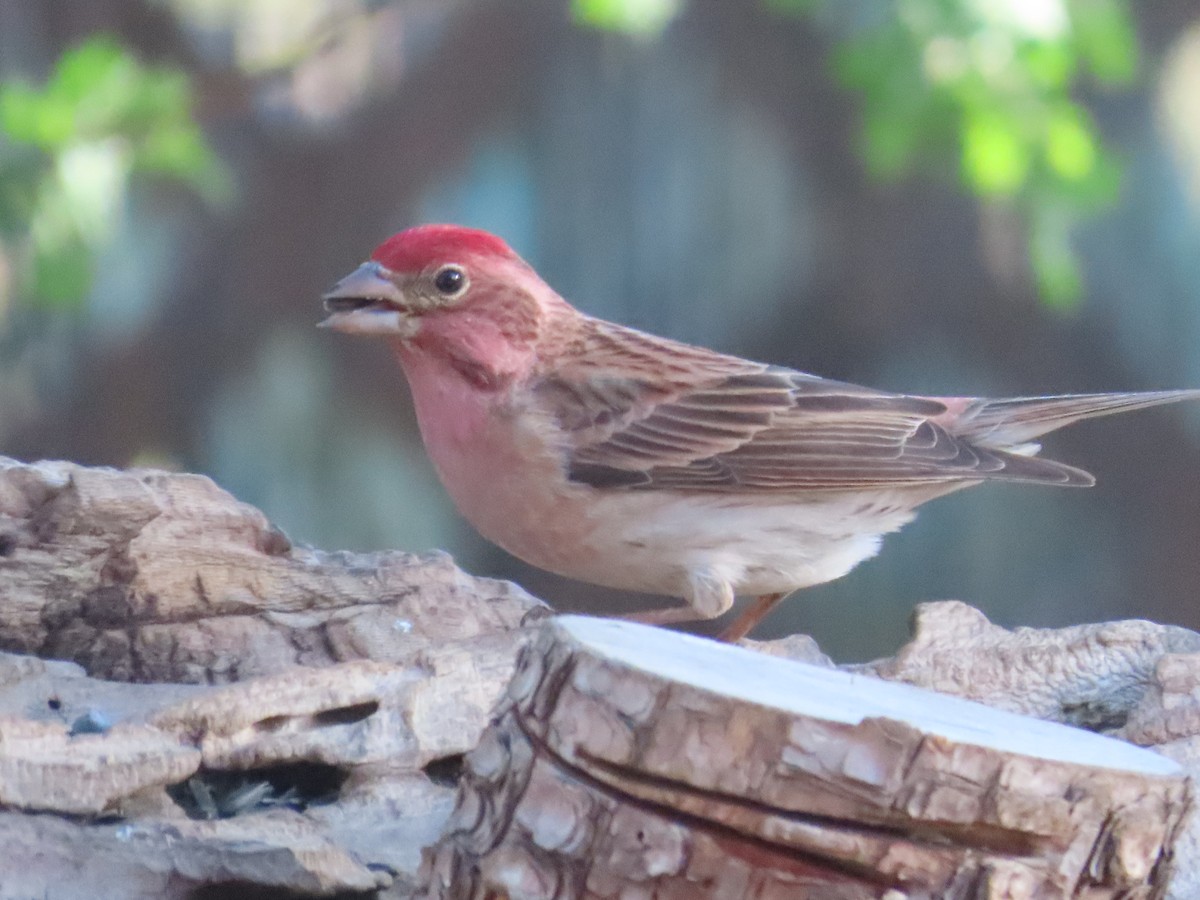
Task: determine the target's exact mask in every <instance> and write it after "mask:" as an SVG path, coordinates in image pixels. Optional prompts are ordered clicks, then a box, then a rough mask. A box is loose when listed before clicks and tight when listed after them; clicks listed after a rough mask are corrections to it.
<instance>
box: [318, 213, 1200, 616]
mask: <svg viewBox="0 0 1200 900" xmlns="http://www.w3.org/2000/svg"><path fill="white" fill-rule="evenodd" d="M324 299H325V306H326V308H327V309H328V311H329V313H330V315H329V318H327V319H326V320H325V322H324V323H322V324H324V325H326V326H328V327H330V328H333V329H335V330H337V331H344V332H347V333H351V334H366V335H378V336H380V337H384V338H387V339H388V342H389V343H390V344H391V346H392V349H393V350H394V351H395V354H396V357H397V358H398V359H399V361H400V365H401V367H403V369H404V372H405V375H407V377H408V382H409V385H410V386H411V388H412V394H413V400H414V402H415V405H416V411H417V418H418V420H419V422H420V426H421V435H422V437H423V438H424V441H425V446H426V448H427V450H428V452H429V455H430V457H431V458H432V459H433V462H434V465H435V466H436V467H437V470H438V473H439V474H440V476H441V479H442V481H443V483H444V484H445V486H446V489H447V490H448V491H449V492H450V495H451V497H453V499H454V502H455V503H456V504H457V506H458V508H459V510H460V511H461V512H462V514H463V515H464V516H466V518H467V519H468V520H469V521H470V522H471V523H472V524H473V525H474V526H475V527H476V528H477V529H478V530H479V532H480V533H481V534H483V536H484V537H486V538H488V539H489V540H492V541H494V542H495V543H497V544H499V545H500V546H501V547H503V548H505V549H506V550H508V551H509V552H510V553H512V554H514V555H515V556H518V557H520V558H521V559H523V560H525V561H526V562H529V563H532V564H533V565H535V566H539V567H541V568H544V569H549V570H550V571H552V572H558V573H560V574H562V575H567V576H570V577H573V578H579V579H582V580H584V581H590V582H594V583H596V584H603V585H608V586H611V587H617V588H625V589H631V590H638V591H649V592H653V593H658V594H670V595H674V596H679V597H683V598H684V599H685V600H686V601H687V603H688V607H687V608H683V609H679V608H672V609H666V610H660V611H657V612H653V613H650V614H648V615H645V616H643V617H642V618H643V620H649V621H657V622H669V621H681V620H684V619H689V618H690V619H696V618H706V619H707V618H713V617H716V616H719V615H721V614H722V613H724V612H726V611H728V610H729V608H730V606H731V605H732V604H733V599H734V595H735V594H751V595H754V596H756V597H757V598H758V600H757V601H756V602H755V604H753V605H752V607H751V608H750V609H749V610H748V611H747V612H746V613H744V614H743V615H742V616H741V617H740V618H739V619H738V620H737V621H735V622H734V623H733V625H732V626H730V627H729V628H728V629H726V631H725V632H724V633H723V636H724V637H726V638H729V639H736V638H738V637H741V636H742V635H744V634H746V633H747V632H748V631H749V630H750V629H751V628H753V627H754V625H755V624H756V623H757V622H758V621H759V620H760V619H761V618H762V617H763V616H764V615H765V614H766V613H767V611H769V610H770V609H771V607H772V606H773V605H774V604H775V602H777V600H778V599H779V598H780V597H781V596H783V595H784V594H786V593H789V592H791V591H793V590H795V589H796V588H802V587H808V586H810V585H814V584H820V583H822V582H825V581H830V580H832V579H834V578H838V577H840V576H842V575H845V574H846V573H847V572H849V571H850V570H851V569H852V568H854V566H856V565H857V564H858V563H860V562H862V561H863V560H864V559H867V558H868V557H870V556H873V555H874V554H875V553H876V551H877V550H878V549H879V543H880V536H881V535H883V534H885V533H887V532H891V531H895V530H897V529H898V528H900V527H901V526H902V525H904V524H905V523H907V522H909V521H910V520H911V519H912V518H913V515H914V510H915V509H916V507H917V506H919V505H921V504H922V503H924V502H926V501H927V500H931V499H933V498H934V497H939V496H941V495H943V494H948V493H950V492H951V491H956V490H958V489H959V488H963V487H968V486H970V485H973V484H979V483H980V482H982V481H1024V482H1033V483H1037V484H1050V485H1063V486H1085V485H1090V484H1092V483H1093V479H1092V476H1091V475H1089V474H1088V473H1086V472H1084V471H1081V470H1080V469H1076V468H1072V467H1071V466H1067V465H1064V464H1062V463H1058V462H1054V461H1052V460H1047V459H1041V458H1039V457H1037V456H1036V455H1035V454H1036V453H1037V451H1038V449H1039V448H1038V445H1037V444H1036V443H1034V441H1035V439H1036V438H1038V437H1039V436H1041V435H1043V434H1046V433H1047V432H1050V431H1053V430H1055V429H1056V428H1061V427H1062V426H1064V425H1069V424H1071V423H1072V422H1076V421H1078V420H1080V419H1085V418H1089V417H1091V416H1101V415H1107V414H1109V413H1115V412H1124V411H1126V410H1132V409H1140V408H1143V407H1147V406H1155V405H1157V404H1160V403H1170V402H1173V401H1176V400H1185V399H1191V398H1197V397H1200V391H1159V392H1153V393H1137V394H1130V393H1116V394H1091V395H1078V396H1059V397H1032V398H1015V399H1002V400H989V399H980V398H974V397H918V396H909V395H903V394H889V393H884V392H881V391H875V390H871V389H869V388H863V387H857V386H855V385H852V384H845V383H841V382H836V381H829V380H826V379H824V378H818V377H817V376H815V375H808V374H805V373H803V372H796V371H793V370H791V369H786V368H781V367H779V366H769V365H765V364H763V363H756V362H750V361H748V360H744V359H739V358H737V357H734V356H726V355H723V354H720V353H716V352H714V351H712V350H706V349H703V348H701V347H693V346H689V345H687V344H682V343H679V342H677V341H671V340H667V339H665V338H659V337H654V336H653V335H649V334H645V333H643V332H640V331H635V330H634V329H632V328H626V327H624V326H621V325H615V324H613V323H611V322H604V321H601V320H599V319H593V318H592V317H590V316H587V315H584V314H583V313H581V312H579V311H578V310H576V309H574V308H573V307H572V306H570V305H569V304H568V303H567V302H566V301H565V300H563V299H562V298H561V297H560V296H558V294H556V293H555V292H554V290H553V289H552V288H550V287H549V286H548V285H547V284H546V283H545V282H544V281H542V279H541V278H539V277H538V275H537V273H536V272H534V271H533V269H532V268H530V267H529V265H528V264H526V263H525V262H524V261H523V260H521V259H520V257H518V256H517V255H516V254H515V253H514V252H513V251H512V250H511V249H509V247H508V246H507V245H506V244H505V243H504V242H503V241H502V240H500V239H499V238H497V237H495V236H493V235H491V234H488V233H486V232H482V231H475V230H472V229H468V228H459V227H456V226H452V225H424V226H420V227H417V228H411V229H409V230H407V231H403V232H401V233H399V234H397V235H395V236H393V237H391V238H389V239H388V240H387V241H385V242H384V243H383V244H381V245H380V246H379V247H378V248H377V249H376V250H375V252H374V254H372V257H371V260H370V261H368V262H366V263H363V265H362V266H360V267H359V268H358V269H357V270H356V271H354V272H353V273H351V274H350V275H348V276H347V277H346V278H344V279H343V280H342V281H340V282H338V284H337V285H336V286H335V287H334V288H333V290H331V291H330V292H329V293H328V294H326V295H325V298H324Z"/></svg>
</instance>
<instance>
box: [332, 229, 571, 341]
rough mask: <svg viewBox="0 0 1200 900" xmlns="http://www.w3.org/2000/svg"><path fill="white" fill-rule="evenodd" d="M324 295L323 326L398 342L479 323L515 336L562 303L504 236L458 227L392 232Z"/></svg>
mask: <svg viewBox="0 0 1200 900" xmlns="http://www.w3.org/2000/svg"><path fill="white" fill-rule="evenodd" d="M322 299H323V300H324V303H325V309H326V310H327V311H328V312H329V314H330V315H329V317H328V318H326V319H325V321H323V322H322V323H321V325H322V326H324V327H326V328H332V329H333V330H335V331H342V332H346V333H349V334H366V335H380V336H384V337H391V338H394V339H399V340H401V341H412V340H414V339H417V338H419V337H421V336H422V335H423V334H426V335H427V336H430V337H433V336H436V335H438V334H442V335H443V336H452V335H453V334H454V333H455V332H461V331H462V330H463V329H464V328H470V327H471V326H485V325H491V326H500V327H502V328H503V330H504V331H505V332H507V333H508V336H509V337H511V338H514V339H519V338H521V337H522V336H524V333H525V332H528V331H529V330H530V328H532V327H535V326H536V324H537V321H538V320H539V319H540V318H541V316H542V314H543V313H544V312H545V311H546V307H547V306H549V305H555V301H557V302H558V303H562V301H561V300H560V299H559V298H558V297H557V295H556V294H554V292H553V291H551V290H550V289H549V288H548V287H546V285H545V283H544V282H542V280H541V279H540V278H538V276H537V274H536V273H535V272H534V271H533V269H531V268H530V267H529V266H528V265H527V264H526V263H525V262H524V261H523V260H522V259H521V258H520V257H519V256H517V254H516V253H514V252H513V251H512V249H511V248H510V247H509V246H508V244H506V243H505V242H504V241H503V240H501V239H500V238H498V237H496V236H495V235H493V234H489V233H488V232H486V231H479V230H477V229H474V228H462V227H459V226H457V225H419V226H417V227H415V228H409V229H407V230H406V231H401V232H400V233H399V234H395V235H392V236H391V237H390V238H388V239H387V240H386V241H384V242H383V243H382V244H380V245H379V246H378V247H376V248H375V252H374V253H372V254H371V258H370V259H369V260H367V261H366V262H365V263H363V264H362V265H361V266H359V267H358V268H357V269H355V270H354V271H353V272H351V273H350V274H349V275H347V276H346V277H345V278H343V279H342V280H341V281H339V282H338V283H337V284H335V285H334V286H333V289H332V290H330V291H329V292H328V293H327V294H325V295H324V297H323V298H322Z"/></svg>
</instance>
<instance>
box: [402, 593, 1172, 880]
mask: <svg viewBox="0 0 1200 900" xmlns="http://www.w3.org/2000/svg"><path fill="white" fill-rule="evenodd" d="M1188 803H1189V783H1188V781H1187V779H1186V777H1185V776H1184V774H1183V772H1182V770H1181V769H1180V768H1179V767H1178V765H1177V764H1175V763H1174V762H1172V761H1170V760H1168V759H1166V758H1165V757H1163V756H1160V755H1158V754H1155V753H1152V752H1149V751H1146V750H1142V749H1140V748H1137V747H1134V746H1132V745H1130V744H1127V743H1124V742H1121V741H1117V740H1113V739H1109V738H1105V737H1101V736H1099V735H1096V734H1092V733H1090V732H1085V731H1081V730H1078V729H1074V728H1070V727H1066V726H1062V725H1057V724H1053V723H1048V722H1043V721H1039V720H1036V719H1031V718H1027V717H1024V716H1020V715H1016V714H1013V713H1009V712H1005V711H1002V710H996V709H993V708H989V707H986V706H982V705H980V704H977V703H973V702H970V701H967V700H962V699H960V698H956V697H947V696H944V695H939V694H934V693H930V692H927V691H924V690H921V689H918V688H914V687H910V686H908V685H903V684H895V683H888V682H884V681H880V680H877V679H875V678H873V677H870V676H866V675H856V674H851V673H846V672H840V671H837V670H833V669H829V668H823V667H819V666H812V665H807V664H803V663H795V662H791V661H787V660H783V659H776V658H770V657H767V656H764V655H762V654H755V653H752V652H749V651H747V650H744V649H741V648H737V647H729V646H724V645H719V644H716V643H713V642H711V641H706V640H702V639H698V638H694V637H690V636H687V635H680V634H672V633H666V632H663V631H661V630H658V629H651V628H647V627H645V626H639V625H633V624H630V623H624V622H612V621H604V620H596V619H585V618H581V617H564V618H561V619H558V620H556V621H554V622H552V623H550V624H548V625H547V626H546V627H545V628H544V629H543V631H542V633H541V635H540V636H539V638H538V640H537V641H536V643H535V644H533V645H531V646H529V647H527V648H526V650H525V651H524V652H523V654H522V657H521V660H520V662H519V663H518V669H517V672H516V674H515V676H514V678H513V681H512V682H511V683H510V685H509V689H508V696H507V700H506V703H505V705H504V706H503V708H502V710H501V713H500V716H499V718H498V719H497V721H496V722H495V723H494V724H493V726H492V727H491V728H490V729H489V730H488V732H486V733H485V735H484V737H483V739H482V741H481V743H480V746H479V747H478V748H477V749H475V750H474V751H472V753H471V754H469V755H468V759H467V770H466V775H465V777H464V779H463V780H462V782H461V785H460V795H459V798H458V804H457V807H456V810H455V814H454V816H453V817H452V819H451V823H450V825H449V827H448V830H447V833H446V836H445V837H444V838H443V840H442V841H441V842H440V843H439V844H438V846H437V847H436V848H435V849H434V851H432V853H431V854H430V856H429V858H428V860H427V864H426V870H425V875H426V877H427V878H428V879H429V888H428V892H429V896H432V897H441V898H464V897H481V898H482V897H493V896H508V897H514V898H516V897H521V898H542V897H545V898H558V897H596V898H602V897H603V898H608V897H618V896H622V897H624V896H638V897H650V896H653V897H662V898H685V897H686V898H697V900H704V898H722V900H725V898H730V900H733V898H742V897H745V898H751V897H753V898H766V897H772V898H773V897H807V898H839V900H850V898H882V897H902V896H913V897H939V898H984V897H986V898H997V900H999V898H1035V897H1036V898H1055V897H1081V898H1082V897H1086V898H1089V900H1091V898H1101V897H1114V898H1115V897H1121V898H1132V897H1139V898H1143V897H1155V896H1161V894H1162V891H1163V890H1164V885H1165V884H1166V881H1167V878H1168V874H1169V869H1170V864H1171V854H1170V846H1171V839H1172V837H1173V835H1174V833H1175V831H1176V829H1177V828H1178V827H1179V824H1180V822H1181V819H1182V817H1183V815H1184V813H1185V811H1186V809H1187V807H1188Z"/></svg>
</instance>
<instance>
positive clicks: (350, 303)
mask: <svg viewBox="0 0 1200 900" xmlns="http://www.w3.org/2000/svg"><path fill="white" fill-rule="evenodd" d="M389 274H390V273H389V272H388V270H387V269H386V268H384V267H383V266H381V265H380V264H379V263H377V262H375V261H374V260H371V261H369V262H365V263H363V264H362V265H361V266H359V267H358V268H357V269H355V270H354V271H353V272H351V273H350V274H349V275H347V276H346V277H345V278H343V279H342V280H341V281H339V282H338V283H337V284H335V285H334V286H333V289H332V290H330V291H329V292H328V293H327V294H325V295H324V296H323V297H322V298H321V300H322V301H323V302H324V304H325V309H326V311H328V312H329V316H328V317H326V318H325V319H324V321H322V322H321V323H320V327H321V328H332V329H333V330H334V331H342V332H345V333H347V334H380V335H387V336H389V337H402V338H403V337H411V336H412V331H413V328H414V325H415V322H414V321H413V319H412V317H411V316H410V315H409V313H408V309H407V307H408V304H407V301H406V300H405V297H404V292H403V291H402V290H400V288H399V287H397V285H396V282H395V281H394V280H392V278H390V277H389Z"/></svg>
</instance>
